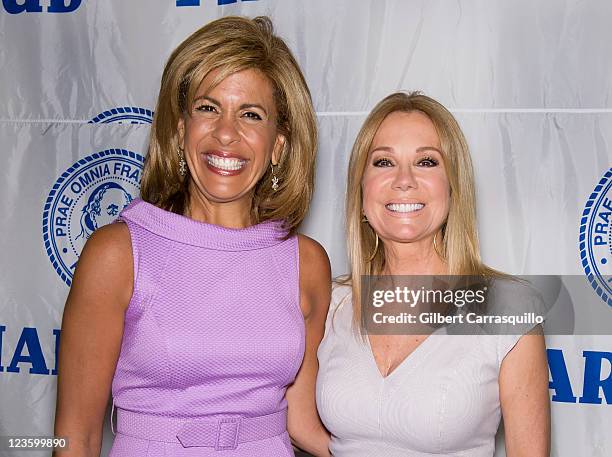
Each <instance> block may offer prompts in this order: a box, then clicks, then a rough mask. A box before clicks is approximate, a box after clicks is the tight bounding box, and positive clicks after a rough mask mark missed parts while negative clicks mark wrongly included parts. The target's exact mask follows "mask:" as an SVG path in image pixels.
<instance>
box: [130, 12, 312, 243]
mask: <svg viewBox="0 0 612 457" xmlns="http://www.w3.org/2000/svg"><path fill="white" fill-rule="evenodd" d="M246 69H256V70H259V71H260V72H261V73H262V74H264V75H265V76H266V77H267V78H268V80H269V81H270V83H271V85H272V88H273V92H274V101H275V103H276V108H277V113H278V120H277V128H278V131H279V133H281V134H282V135H284V137H285V149H284V152H283V154H282V156H281V158H280V162H279V166H278V167H277V169H276V170H275V172H276V175H277V177H278V178H279V184H280V187H279V189H278V190H277V191H276V192H274V191H273V189H272V186H271V170H270V169H268V170H267V171H266V173H265V174H264V176H263V177H262V179H261V180H260V181H259V182H258V183H257V184H256V186H255V189H254V193H253V202H252V205H251V219H252V222H253V223H259V222H262V221H265V220H269V219H284V220H285V223H286V227H287V229H288V230H289V233H290V234H291V233H294V232H295V230H296V229H297V226H298V225H299V224H300V222H301V221H302V219H303V218H304V216H305V214H306V211H307V209H308V205H309V204H310V200H311V197H312V192H313V186H314V161H315V154H316V147H317V131H316V118H315V113H314V109H313V106H312V100H311V97H310V92H309V90H308V86H307V85H306V80H305V79H304V76H303V75H302V72H301V70H300V68H299V66H298V64H297V62H296V60H295V58H294V57H293V55H292V54H291V51H290V50H289V48H288V47H287V45H286V44H285V42H284V41H283V40H282V39H281V38H279V37H278V36H276V35H274V33H273V26H272V22H271V21H270V19H269V18H267V17H256V18H255V19H247V18H243V17H236V16H228V17H224V18H221V19H218V20H216V21H213V22H211V23H209V24H207V25H205V26H204V27H202V28H200V29H199V30H197V31H196V32H194V33H193V34H192V35H191V36H189V37H188V38H187V39H186V40H185V41H183V42H182V43H181V44H180V45H179V46H178V47H177V48H176V49H175V50H174V52H173V53H172V55H171V56H170V58H169V59H168V62H167V63H166V66H165V68H164V72H163V75H162V80H161V87H160V91H159V97H158V101H157V108H156V110H155V117H154V120H153V125H152V127H151V137H150V143H149V152H148V156H147V159H146V162H145V169H144V172H143V177H142V182H141V188H140V193H141V197H142V198H143V200H145V201H147V202H149V203H152V204H154V205H156V206H158V207H160V208H163V209H165V210H168V211H172V212H175V213H178V214H182V213H183V212H184V211H185V209H186V206H187V204H188V201H189V190H188V189H189V179H190V178H189V174H187V176H185V177H184V178H183V177H181V175H180V173H179V161H178V148H179V138H178V122H179V118H180V117H181V116H182V115H184V114H185V113H188V112H190V109H191V105H192V103H193V99H194V97H195V94H196V92H197V90H198V87H199V86H200V84H201V82H202V81H203V80H204V78H206V76H207V75H208V74H210V73H211V72H212V71H215V70H217V72H218V73H217V75H216V76H215V78H214V81H213V86H215V85H217V84H219V83H220V82H221V81H222V80H223V79H224V78H225V77H227V76H229V75H231V74H233V73H237V72H239V71H242V70H246Z"/></svg>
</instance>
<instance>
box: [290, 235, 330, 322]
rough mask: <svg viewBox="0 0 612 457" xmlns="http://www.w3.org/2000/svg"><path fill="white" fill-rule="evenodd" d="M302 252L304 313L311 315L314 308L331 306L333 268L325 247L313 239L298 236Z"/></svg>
mask: <svg viewBox="0 0 612 457" xmlns="http://www.w3.org/2000/svg"><path fill="white" fill-rule="evenodd" d="M298 244H299V252H300V290H301V295H302V301H303V302H305V303H303V304H302V311H303V312H304V315H306V316H307V315H309V314H310V312H311V310H313V307H316V308H317V310H318V309H319V308H324V309H325V310H327V307H328V306H329V298H330V294H331V266H330V263H329V257H328V256H327V252H325V249H324V248H323V246H321V245H320V244H319V243H318V242H317V241H315V240H313V239H312V238H310V237H308V236H306V235H302V234H298Z"/></svg>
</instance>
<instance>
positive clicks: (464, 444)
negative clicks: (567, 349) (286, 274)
mask: <svg viewBox="0 0 612 457" xmlns="http://www.w3.org/2000/svg"><path fill="white" fill-rule="evenodd" d="M332 318H333V319H332ZM351 320H352V300H351V290H350V287H348V286H335V287H334V290H333V292H332V301H331V305H330V309H329V313H328V316H327V322H326V328H325V336H324V338H323V341H322V342H321V345H320V347H319V350H318V358H319V375H318V378H317V389H316V393H317V406H318V409H319V414H320V416H321V419H322V421H323V423H324V424H325V426H326V427H327V429H328V430H329V431H330V432H331V434H332V439H331V444H330V451H331V452H332V454H333V455H334V456H335V457H400V456H401V457H406V456H436V457H440V456H469V457H481V456H482V457H485V456H486V457H491V456H492V455H493V454H494V452H495V434H496V432H497V429H498V427H499V423H500V418H501V412H500V403H499V386H498V376H499V369H500V365H501V362H502V360H503V358H504V357H505V355H506V354H507V353H508V352H509V351H510V349H512V347H514V345H515V344H516V343H517V341H518V339H519V338H520V335H499V336H492V335H461V336H458V335H448V334H446V333H445V332H443V331H442V332H440V331H438V332H435V333H434V334H432V335H430V336H429V337H428V338H427V339H425V340H424V341H423V342H422V343H421V344H420V345H419V346H418V347H417V348H416V349H415V350H414V352H412V353H411V354H410V355H409V356H408V357H407V358H406V359H405V360H404V361H403V362H402V363H401V364H400V365H399V366H398V367H397V368H395V370H394V371H392V372H391V373H390V374H389V375H388V376H387V377H386V378H385V377H383V376H382V375H381V374H380V372H379V370H378V367H377V365H376V362H375V361H374V358H373V355H372V351H371V349H370V346H369V344H368V343H367V340H366V341H363V340H361V339H360V337H359V336H356V335H355V333H354V332H353V330H352V328H351ZM332 321H333V322H332Z"/></svg>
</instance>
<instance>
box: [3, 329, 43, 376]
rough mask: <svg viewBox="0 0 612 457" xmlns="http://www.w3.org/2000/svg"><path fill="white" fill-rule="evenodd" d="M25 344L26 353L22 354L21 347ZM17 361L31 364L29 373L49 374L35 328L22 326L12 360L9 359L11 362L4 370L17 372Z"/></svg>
mask: <svg viewBox="0 0 612 457" xmlns="http://www.w3.org/2000/svg"><path fill="white" fill-rule="evenodd" d="M26 346H27V349H28V355H22V352H23V349H24V347H26ZM18 363H30V364H32V368H30V373H31V374H49V370H48V369H47V364H46V363H45V358H44V356H43V352H42V348H41V347H40V341H39V339H38V332H37V331H36V329H35V328H32V327H24V329H23V331H22V332H21V336H20V337H19V341H18V342H17V348H16V349H15V354H14V355H13V360H11V364H10V365H9V366H8V367H7V368H6V371H7V372H10V373H19V367H18V366H17V364H18Z"/></svg>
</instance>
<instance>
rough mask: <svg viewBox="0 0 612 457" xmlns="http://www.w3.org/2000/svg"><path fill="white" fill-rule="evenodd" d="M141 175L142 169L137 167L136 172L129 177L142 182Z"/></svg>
mask: <svg viewBox="0 0 612 457" xmlns="http://www.w3.org/2000/svg"><path fill="white" fill-rule="evenodd" d="M139 176H140V169H138V168H135V169H134V172H133V173H132V174H131V175H130V176H128V179H131V180H132V181H134V182H140V177H139Z"/></svg>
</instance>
